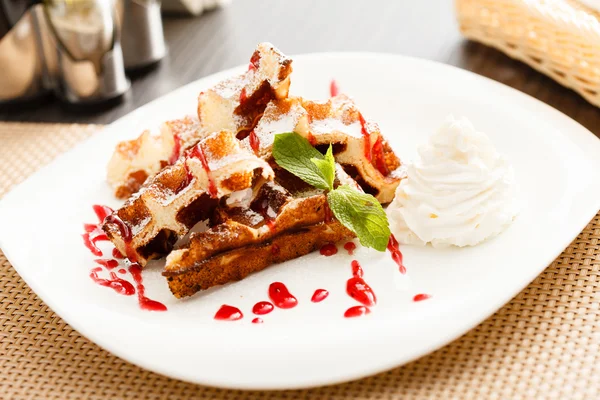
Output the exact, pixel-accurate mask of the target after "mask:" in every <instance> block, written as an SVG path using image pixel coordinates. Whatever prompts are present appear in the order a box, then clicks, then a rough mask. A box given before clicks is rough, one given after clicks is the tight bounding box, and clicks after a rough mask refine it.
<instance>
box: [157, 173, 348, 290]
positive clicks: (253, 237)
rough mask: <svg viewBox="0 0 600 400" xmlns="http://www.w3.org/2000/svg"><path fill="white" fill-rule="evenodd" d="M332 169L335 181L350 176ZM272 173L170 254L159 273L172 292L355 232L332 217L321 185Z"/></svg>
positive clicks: (238, 275) (239, 274) (231, 276)
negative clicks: (247, 198)
mask: <svg viewBox="0 0 600 400" xmlns="http://www.w3.org/2000/svg"><path fill="white" fill-rule="evenodd" d="M337 172H338V180H337V181H336V184H339V183H340V182H341V181H343V182H345V181H348V180H350V181H351V180H352V179H351V178H350V177H349V176H347V175H346V174H345V173H344V172H343V170H342V169H341V168H340V169H338V170H337ZM276 174H277V175H276V178H275V180H274V181H271V182H267V183H265V184H264V185H262V186H261V188H260V190H259V191H258V192H257V194H256V196H255V197H254V198H253V199H252V201H251V202H249V203H248V204H244V205H237V204H236V205H233V206H229V207H219V208H218V209H217V210H216V212H215V215H214V217H213V220H212V221H211V228H209V229H208V230H206V231H204V232H199V233H194V234H192V235H191V237H190V242H189V243H188V245H187V246H186V247H184V248H182V249H179V250H174V251H173V252H171V254H169V256H168V257H167V263H166V266H165V270H164V271H163V275H164V276H165V277H166V278H167V281H168V284H169V288H170V289H171V292H172V293H173V295H175V297H178V298H181V297H186V296H190V295H192V294H194V293H196V292H197V291H199V290H205V289H208V288H210V287H212V286H216V285H222V284H225V283H227V282H231V281H236V280H240V279H243V278H245V277H246V276H247V275H249V274H250V273H252V272H256V271H260V270H262V269H264V268H266V267H268V266H269V265H271V264H274V263H279V262H283V261H287V260H291V259H293V258H297V257H301V256H303V255H306V254H308V253H310V252H312V251H314V250H317V249H319V248H320V247H322V246H323V245H325V244H327V243H331V242H338V241H340V240H344V239H349V238H353V237H354V236H355V235H354V233H353V232H351V231H350V230H348V229H346V228H345V227H344V226H343V225H341V224H340V223H339V222H338V221H337V220H336V219H335V218H333V217H332V214H331V211H330V210H329V207H328V205H327V197H326V195H325V193H324V192H323V191H322V190H318V189H315V188H313V187H310V186H308V185H306V184H305V183H304V182H303V181H301V180H300V179H298V178H296V177H295V176H293V175H291V174H289V173H288V172H286V171H284V170H277V171H276ZM340 175H343V178H341V179H340Z"/></svg>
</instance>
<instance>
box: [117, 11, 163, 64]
mask: <svg viewBox="0 0 600 400" xmlns="http://www.w3.org/2000/svg"><path fill="white" fill-rule="evenodd" d="M160 6H161V3H160V0H120V1H119V3H118V10H119V17H120V22H121V28H122V35H121V45H122V47H123V58H124V60H125V68H126V69H136V68H141V67H145V66H148V65H151V64H154V63H156V62H158V61H160V60H161V59H162V58H163V57H164V56H165V55H166V54H167V47H166V45H165V38H164V33H163V26H162V19H161V14H160Z"/></svg>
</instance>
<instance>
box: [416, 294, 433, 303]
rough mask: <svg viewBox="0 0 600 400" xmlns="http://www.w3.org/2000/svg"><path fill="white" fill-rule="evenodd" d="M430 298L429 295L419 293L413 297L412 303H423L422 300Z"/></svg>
mask: <svg viewBox="0 0 600 400" xmlns="http://www.w3.org/2000/svg"><path fill="white" fill-rule="evenodd" d="M430 298H431V295H429V294H425V293H419V294H417V295H415V297H413V301H423V300H427V299H430Z"/></svg>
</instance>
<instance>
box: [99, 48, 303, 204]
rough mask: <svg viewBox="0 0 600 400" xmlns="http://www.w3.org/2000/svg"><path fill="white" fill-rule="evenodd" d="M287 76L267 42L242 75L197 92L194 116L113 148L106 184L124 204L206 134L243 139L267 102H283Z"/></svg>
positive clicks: (288, 66) (287, 68)
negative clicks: (224, 132) (226, 132)
mask: <svg viewBox="0 0 600 400" xmlns="http://www.w3.org/2000/svg"><path fill="white" fill-rule="evenodd" d="M291 72H292V61H291V60H290V59H289V58H287V57H286V56H285V55H283V54H282V53H281V52H280V51H279V50H278V49H276V48H275V47H274V46H273V45H272V44H270V43H261V44H259V45H258V46H257V48H256V50H255V52H254V53H253V55H252V58H251V59H250V64H249V68H248V71H247V72H245V73H244V74H242V75H239V76H236V77H233V78H230V79H226V80H224V81H222V82H220V83H218V84H217V85H215V86H214V87H212V88H210V89H208V90H206V91H204V92H201V93H200V95H199V98H198V117H191V116H190V117H186V118H183V119H179V120H173V121H168V122H165V123H164V124H162V125H161V128H160V132H159V134H158V135H153V134H151V132H150V131H144V132H143V133H142V134H141V135H140V136H139V137H138V138H137V139H134V140H128V141H124V142H121V143H120V144H119V145H117V147H116V149H115V152H114V153H113V156H112V158H111V160H110V162H109V164H108V179H107V180H108V182H109V184H110V185H111V186H112V187H113V188H114V190H115V196H116V197H118V198H122V199H125V198H127V197H129V196H130V195H132V194H133V193H135V192H137V191H138V190H139V189H140V188H141V187H142V185H143V183H144V182H145V181H146V179H148V178H149V177H152V176H154V175H155V174H156V173H158V172H159V171H160V170H161V169H162V168H164V167H165V166H167V165H171V164H174V163H175V161H177V159H178V158H179V156H180V155H181V154H183V152H185V150H187V149H189V148H190V147H191V146H193V145H195V144H196V143H198V141H199V140H201V139H202V138H204V137H206V136H207V135H208V134H210V133H212V132H218V131H222V130H230V131H232V132H234V133H235V134H237V135H238V137H240V138H242V137H245V135H247V132H249V131H250V130H251V129H252V128H253V127H254V125H255V123H256V121H258V119H259V118H260V116H261V115H262V113H263V111H264V109H265V107H266V105H267V103H268V102H269V101H271V100H274V99H282V98H285V97H287V95H288V90H289V86H290V77H289V76H290V74H291Z"/></svg>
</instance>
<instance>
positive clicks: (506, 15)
mask: <svg viewBox="0 0 600 400" xmlns="http://www.w3.org/2000/svg"><path fill="white" fill-rule="evenodd" d="M455 4H456V11H457V16H458V22H459V25H460V30H461V32H462V33H463V35H465V36H466V37H467V38H469V39H472V40H475V41H478V42H481V43H484V44H486V45H488V46H492V47H495V48H497V49H499V50H501V51H503V52H504V53H506V54H508V55H509V56H510V57H513V58H515V59H517V60H521V61H523V62H525V63H527V64H529V65H530V66H531V67H533V68H535V69H537V70H538V71H540V72H542V73H544V74H546V75H548V76H550V77H551V78H553V79H554V80H556V81H558V82H559V83H560V84H562V85H564V86H566V87H568V88H571V89H573V90H575V91H576V92H577V93H579V94H581V95H582V96H583V97H584V98H585V99H586V100H588V101H589V102H590V103H592V104H594V105H596V106H600V12H597V11H595V10H593V9H591V8H589V7H586V6H584V5H583V4H581V3H579V2H578V1H576V0H456V3H455Z"/></svg>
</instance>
